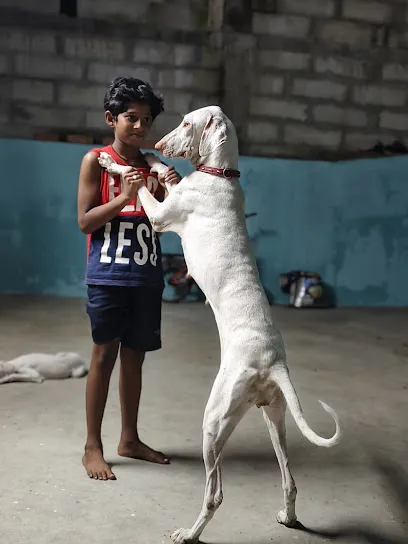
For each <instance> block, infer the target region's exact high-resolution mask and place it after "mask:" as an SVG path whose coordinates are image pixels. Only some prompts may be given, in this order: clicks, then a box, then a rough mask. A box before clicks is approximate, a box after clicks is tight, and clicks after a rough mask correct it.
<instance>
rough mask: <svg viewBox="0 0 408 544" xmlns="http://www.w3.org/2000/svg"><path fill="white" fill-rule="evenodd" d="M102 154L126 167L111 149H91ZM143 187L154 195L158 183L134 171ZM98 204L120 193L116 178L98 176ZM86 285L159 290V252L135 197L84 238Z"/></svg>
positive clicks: (146, 170)
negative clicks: (86, 244) (99, 179)
mask: <svg viewBox="0 0 408 544" xmlns="http://www.w3.org/2000/svg"><path fill="white" fill-rule="evenodd" d="M102 151H104V152H105V153H108V154H109V155H111V157H112V158H113V159H114V161H115V162H116V163H118V164H121V165H124V166H128V165H127V164H126V163H125V162H124V161H123V159H121V157H119V155H118V154H117V153H115V151H114V149H113V148H112V146H107V147H104V148H100V149H94V150H93V152H94V153H98V155H99V154H100V153H101V152H102ZM138 170H139V171H140V172H141V173H142V174H143V176H144V177H145V179H146V186H147V188H148V189H149V191H150V192H151V193H152V194H153V195H155V193H156V192H157V190H158V187H159V182H158V179H157V175H156V174H153V173H150V169H149V168H138ZM100 191H101V199H100V203H101V204H106V203H107V202H109V201H111V200H113V199H114V198H115V197H116V195H118V194H120V192H121V178H120V176H112V175H111V174H108V172H107V171H106V170H105V169H102V172H101V184H100ZM85 283H86V284H87V285H116V286H127V287H149V288H163V285H164V283H163V270H162V259H161V248H160V242H159V238H158V236H157V234H156V233H155V231H154V230H153V228H152V226H151V224H150V221H149V219H148V218H147V215H146V213H145V211H144V209H143V207H142V205H141V203H140V200H139V198H138V197H137V198H136V199H135V200H134V201H132V202H131V203H130V204H128V205H127V206H125V207H124V208H123V209H122V211H121V212H120V213H119V214H118V215H117V216H116V217H114V218H113V219H112V220H111V221H109V222H108V223H106V225H104V226H103V227H101V228H99V229H98V230H96V231H95V232H93V233H92V234H89V235H88V251H87V269H86V278H85Z"/></svg>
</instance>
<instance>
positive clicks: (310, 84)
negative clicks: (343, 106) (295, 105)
mask: <svg viewBox="0 0 408 544" xmlns="http://www.w3.org/2000/svg"><path fill="white" fill-rule="evenodd" d="M346 93H347V85H343V84H342V83H335V82H334V81H328V80H324V81H319V80H313V79H295V80H294V81H293V87H292V94H294V95H296V96H306V97H308V98H323V99H327V100H328V99H330V100H336V101H337V102H342V101H343V100H344V99H345V98H346Z"/></svg>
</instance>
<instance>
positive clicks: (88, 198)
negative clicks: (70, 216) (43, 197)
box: [78, 151, 131, 234]
mask: <svg viewBox="0 0 408 544" xmlns="http://www.w3.org/2000/svg"><path fill="white" fill-rule="evenodd" d="M100 185H101V167H100V166H99V163H98V155H97V154H96V153H94V152H92V151H89V152H88V153H87V154H86V155H85V157H84V158H83V159H82V164H81V169H80V173H79V184H78V225H79V228H80V229H81V231H82V232H83V233H84V234H90V233H92V232H94V231H95V230H97V229H99V228H100V227H102V226H103V225H105V224H106V223H108V222H109V221H110V220H111V219H113V218H114V217H115V216H116V215H117V214H118V213H119V212H120V211H121V210H122V209H123V208H124V207H125V206H126V205H127V204H129V202H130V201H131V199H129V197H127V196H126V195H125V194H123V193H121V194H119V195H117V196H116V197H115V198H114V199H113V200H111V201H110V202H108V203H107V204H102V205H101V204H100V199H101V192H100Z"/></svg>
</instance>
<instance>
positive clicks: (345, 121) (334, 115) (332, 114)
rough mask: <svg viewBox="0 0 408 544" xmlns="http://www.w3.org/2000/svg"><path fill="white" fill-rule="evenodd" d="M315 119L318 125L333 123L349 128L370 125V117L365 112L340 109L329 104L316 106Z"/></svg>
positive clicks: (314, 110) (353, 109)
mask: <svg viewBox="0 0 408 544" xmlns="http://www.w3.org/2000/svg"><path fill="white" fill-rule="evenodd" d="M313 117H314V120H315V121H316V122H317V123H331V124H333V125H343V126H349V127H365V126H367V123H368V116H367V113H366V112H365V111H364V110H357V109H355V108H339V107H337V106H332V105H329V104H319V105H318V106H315V107H314V108H313Z"/></svg>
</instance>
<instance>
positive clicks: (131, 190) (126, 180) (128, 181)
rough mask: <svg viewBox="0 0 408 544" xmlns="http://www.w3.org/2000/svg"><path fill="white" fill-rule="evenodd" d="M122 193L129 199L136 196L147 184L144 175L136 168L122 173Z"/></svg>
mask: <svg viewBox="0 0 408 544" xmlns="http://www.w3.org/2000/svg"><path fill="white" fill-rule="evenodd" d="M122 184H123V185H122V193H123V194H124V195H125V196H126V197H127V198H128V199H129V200H133V199H135V198H136V195H137V192H138V190H139V189H140V187H142V186H143V185H144V184H145V178H144V176H143V175H142V174H141V173H140V172H139V170H137V169H136V168H132V169H131V170H129V171H128V172H126V173H125V174H123V175H122Z"/></svg>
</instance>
